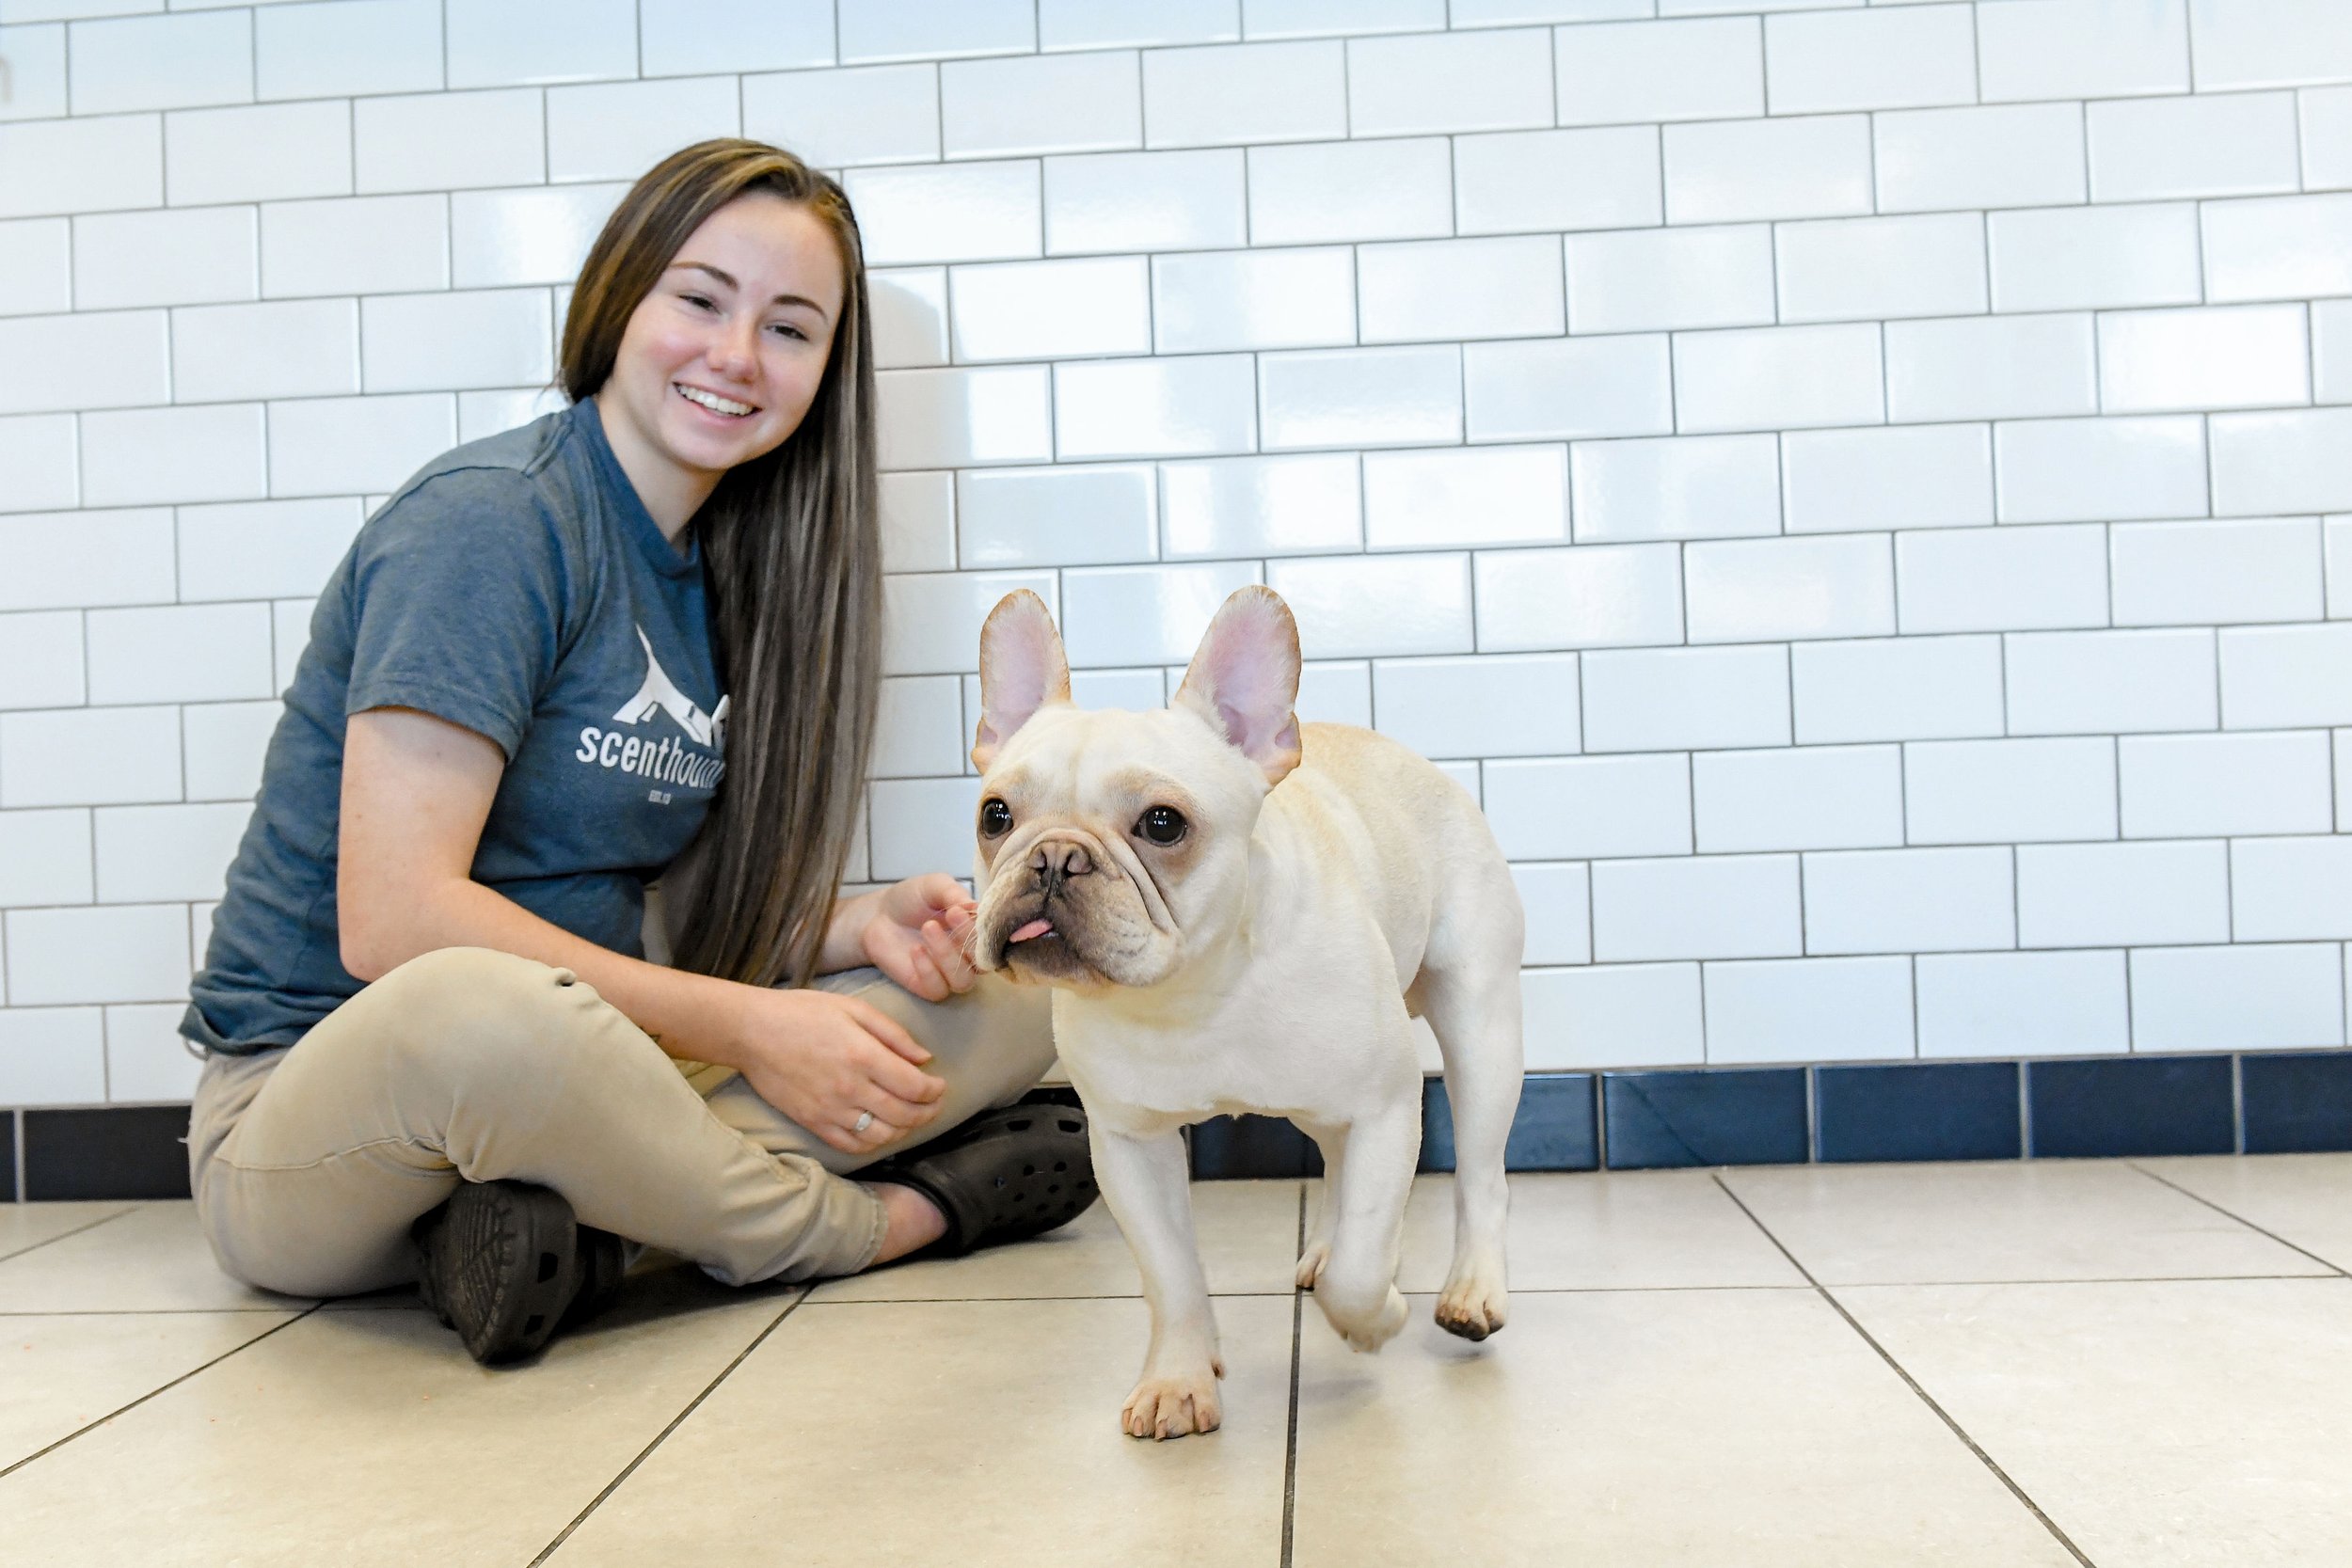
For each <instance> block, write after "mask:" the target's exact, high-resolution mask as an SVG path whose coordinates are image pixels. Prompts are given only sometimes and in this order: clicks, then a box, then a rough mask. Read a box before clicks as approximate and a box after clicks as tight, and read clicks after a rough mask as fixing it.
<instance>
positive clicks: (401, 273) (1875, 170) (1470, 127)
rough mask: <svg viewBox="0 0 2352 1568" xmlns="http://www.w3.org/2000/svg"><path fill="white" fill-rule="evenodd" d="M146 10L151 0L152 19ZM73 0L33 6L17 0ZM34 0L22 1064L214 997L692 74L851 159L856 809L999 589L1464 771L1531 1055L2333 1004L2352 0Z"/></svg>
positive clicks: (12, 153)
mask: <svg viewBox="0 0 2352 1568" xmlns="http://www.w3.org/2000/svg"><path fill="white" fill-rule="evenodd" d="M119 11H135V12H143V13H145V14H130V15H115V14H112V13H115V12H119ZM34 13H37V14H34ZM25 20H26V22H27V24H25V25H20V26H10V27H8V28H5V29H0V62H5V69H6V80H7V81H8V84H9V88H8V96H7V98H6V99H5V101H0V673H5V674H6V677H7V678H6V680H5V681H0V686H5V689H4V690H0V974H4V975H5V984H6V990H5V993H0V997H4V1000H5V1005H0V1105H11V1104H81V1103H97V1102H103V1101H108V1100H114V1101H141V1100H148V1101H153V1100H165V1101H168V1100H172V1099H177V1098H183V1097H184V1096H185V1094H186V1093H187V1089H188V1085H189V1083H190V1082H191V1080H190V1077H189V1073H190V1069H191V1066H192V1064H189V1063H187V1062H186V1061H185V1059H184V1057H183V1056H182V1055H181V1054H180V1053H177V1051H176V1048H175V1046H174V1045H173V1042H172V1039H171V1022H172V1017H173V1004H174V999H175V998H176V997H178V996H179V995H180V994H182V990H183V986H184V983H185V978H186V974H187V972H188V969H189V967H190V966H191V964H192V963H194V962H196V961H199V959H200V957H201V952H200V946H201V942H202V941H203V938H204V933H205V932H206V930H207V929H208V928H209V924H210V914H211V909H212V905H213V902H214V901H215V899H217V897H218V896H219V894H220V884H221V876H222V873H223V870H224V869H225V867H226V865H227V863H228V860H229V858H230V855H231V853H232V852H233V848H234V845H235V842H236V839H237V837H238V835H239V833H240V832H242V829H243V824H244V819H245V816H246V811H247V810H248V806H247V802H248V801H249V800H250V799H251V797H252V795H253V792H254V791H255V789H256V788H257V787H258V784H259V781H260V777H261V769H262V754H263V752H264V749H265V748H266V745H267V742H268V738H269V736H270V733H271V729H272V727H273V726H274V724H275V723H276V722H277V720H278V713H279V710H280V709H279V703H278V693H279V692H281V691H282V690H283V689H284V686H285V684H286V682H287V680H288V678H289V677H290V675H291V673H292V671H293V668H294V660H295V659H296V657H298V656H299V654H300V652H301V649H302V646H303V643H304V641H305V640H306V638H307V634H308V622H309V616H310V601H311V598H312V596H313V595H315V594H316V593H317V592H318V589H319V586H320V585H321V583H322V582H323V581H324V580H325V579H326V576H327V574H328V573H329V572H330V571H331V570H332V569H333V566H334V564H335V562H337V561H338V560H339V559H340V557H341V555H342V552H343V550H344V549H345V548H347V546H348V544H349V541H350V539H351V537H352V535H353V533H354V532H355V531H356V530H357V529H358V527H359V526H360V523H361V521H362V519H363V517H364V516H365V515H366V513H367V511H368V510H369V509H370V508H371V507H372V506H373V505H375V504H378V503H380V501H381V499H382V498H383V497H384V496H385V495H387V494H389V493H390V492H391V491H393V490H394V489H396V488H397V487H398V486H399V484H400V483H401V482H402V481H403V480H404V479H405V477H406V475H407V474H408V473H409V472H411V471H412V470H413V469H414V468H415V467H417V466H418V465H419V464H421V463H422V462H424V461H426V460H428V459H430V458H431V457H433V456H434V455H435V454H436V453H437V452H439V451H443V450H445V449H446V448H447V447H449V446H450V445H452V444H453V442H455V441H457V440H459V439H461V438H464V439H472V438H475V437H478V436H484V435H487V434H492V433H495V432H496V431H498V430H501V429H504V428H507V427H510V426H512V425H514V424H517V423H520V422H523V421H525V420H529V419H531V418H532V417H533V416H534V415H535V414H536V413H538V412H543V411H545V410H546V409H548V407H551V406H554V405H555V400H554V399H553V398H552V397H551V396H550V394H549V393H548V381H549V380H550V378H551V377H552V375H553V374H554V370H555V353H556V342H557V335H558V332H559V331H560V327H561V325H562V321H563V315H564V309H565V306H566V304H567V302H568V288H567V285H568V284H569V283H570V281H571V280H572V277H573V276H574V274H575V272H576V271H577V268H578V266H579V264H580V260H581V258H582V257H583V256H584V254H585V253H586V250H587V248H588V246H589V245H590V244H591V242H592V241H593V240H594V239H595V237H596V233H597V231H598V230H599V229H600V228H601V226H602V224H603V222H604V220H605V218H606V216H607V214H609V213H610V212H611V211H612V207H613V205H614V203H615V202H616V201H617V200H618V199H619V198H620V196H621V195H622V193H623V192H624V191H625V190H626V188H627V184H628V181H630V180H631V179H633V178H634V177H635V176H636V175H637V174H639V173H640V172H642V171H643V170H644V168H645V167H646V166H649V165H650V163H651V162H652V161H653V160H655V159H656V158H658V157H659V156H660V155H661V154H662V153H663V152H665V151H667V150H670V149H672V148H674V147H675V146H676V145H679V144H681V143H683V142H685V141H689V140H691V139H693V138H695V137H697V136H702V135H734V134H738V133H740V134H742V135H751V136H755V137H760V138H765V139H771V140H775V141H778V142H781V143H783V144H785V145H787V146H790V147H792V148H794V149H795V150H799V151H801V152H803V154H805V155H806V156H807V157H808V158H809V159H810V161H811V162H812V163H815V164H817V165H818V166H821V167H824V168H826V169H828V170H829V171H832V172H833V173H834V174H836V175H837V176H839V177H840V178H841V179H842V180H843V182H844V183H845V184H846V186H847V188H848V189H849V191H850V197H851V198H852V200H853V201H854V203H855V204H856V207H857V211H858V215H859V219H860V223H861V227H862V232H863V236H864V240H865V245H866V256H867V260H868V262H869V264H870V265H871V266H872V267H873V268H875V269H876V270H875V272H874V273H873V275H872V279H871V282H872V291H871V292H872V297H873V302H874V316H875V321H874V328H875V338H876V344H877V351H878V357H879V363H880V394H881V407H880V415H879V421H878V422H879V425H880V433H881V441H882V467H883V469H884V474H883V480H882V522H883V535H884V560H885V569H886V572H887V574H888V576H887V578H886V594H885V599H886V604H887V615H888V623H887V627H886V639H885V657H886V665H887V670H888V679H887V681H886V682H885V686H884V692H883V703H882V738H881V744H880V745H879V747H878V750H877V752H876V757H875V765H874V772H875V776H876V783H875V785H874V787H873V790H872V794H871V798H870V800H869V813H868V816H869V826H868V828H867V829H866V840H867V842H866V844H865V845H863V846H862V847H861V848H860V850H859V853H858V854H857V856H856V857H854V859H855V862H856V867H857V870H858V872H859V874H860V875H866V874H868V873H869V872H870V874H871V875H873V876H876V877H888V876H896V875H900V874H905V873H910V872H914V871H920V870H928V869H933V868H936V867H941V866H945V867H947V868H950V869H955V870H961V869H962V868H963V867H964V865H965V864H966V863H967V862H968V829H967V826H966V823H967V819H968V817H969V814H970V809H971V805H972V800H973V792H974V789H975V787H976V785H975V783H974V781H973V780H972V778H971V776H970V768H969V764H968V762H967V761H966V759H965V755H964V753H965V751H966V749H967V747H968V744H969V732H970V716H971V705H972V701H973V687H972V671H973V669H974V666H975V663H976V659H977V631H978V626H979V623H980V621H981V619H982V618H983V617H984V616H985V615H986V613H987V611H988V610H989V609H990V608H991V607H992V606H993V604H994V603H995V602H996V600H997V599H998V598H999V597H1000V596H1001V595H1002V594H1005V593H1007V592H1009V591H1010V590H1012V589H1014V588H1028V589H1031V590H1034V591H1035V592H1037V593H1039V594H1042V595H1043V596H1044V597H1045V599H1046V600H1047V602H1048V603H1049V604H1050V605H1051V606H1053V607H1054V609H1055V610H1056V612H1057V615H1059V616H1060V617H1061V620H1062V625H1063V626H1064V630H1065V633H1066V635H1067V639H1068V644H1069V649H1070V653H1071V657H1072V660H1073V665H1074V666H1075V670H1074V673H1073V686H1074V688H1075V689H1076V691H1077V693H1078V696H1079V698H1080V699H1081V700H1082V701H1086V702H1092V703H1102V704H1105V705H1151V704H1156V703H1159V702H1162V701H1164V700H1165V695H1166V692H1167V689H1168V683H1169V672H1170V670H1171V669H1181V667H1182V666H1183V664H1184V661H1185V660H1186V658H1187V657H1189V655H1190V653H1191V651H1192V647H1193V645H1194V642H1195V641H1196V640H1197V638H1198V637H1199V635H1200V630H1201V628H1202V626H1204V625H1205V624H1206V622H1207V620H1208V617H1209V615H1210V614H1211V613H1212V611H1213V610H1215V608H1216V605H1217V603H1218V602H1219V601H1220V600H1221V599H1222V598H1223V597H1224V596H1225V595H1226V594H1229V593H1230V592H1232V589H1234V588H1235V587H1238V586H1240V585H1242V584H1244V583H1250V582H1264V583H1268V584H1270V585H1272V586H1273V587H1275V588H1276V589H1277V590H1279V592H1281V593H1282V594H1285V595H1286V596H1287V597H1288V598H1289V599H1290V601H1291V603H1292V605H1293V608H1294V610H1295V612H1296V615H1297V618H1298V622H1299V627H1300V635H1301V640H1302V643H1303V645H1304V650H1305V654H1306V657H1307V658H1308V660H1309V668H1308V671H1307V674H1306V678H1305V680H1304V682H1303V684H1302V691H1301V696H1300V700H1299V706H1300V710H1301V712H1302V713H1303V714H1305V715H1307V716H1309V717H1313V718H1329V719H1336V720H1341V721H1348V722H1357V723H1364V724H1369V725H1372V726H1374V727H1376V728H1378V729H1380V730H1382V731H1384V732H1386V733H1388V734H1390V735H1391V736H1395V737H1397V738H1398V739H1400V740H1402V741H1404V742H1406V744H1408V745H1411V746H1414V747H1416V748H1418V749H1419V750H1421V751H1422V752H1424V753H1426V754H1428V755H1430V756H1432V757H1434V758H1438V759H1440V760H1441V761H1443V762H1444V763H1445V764H1446V765H1447V767H1448V768H1449V770H1451V771H1453V772H1454V774H1455V776H1456V777H1457V778H1460V779H1461V780H1462V781H1463V782H1464V783H1465V784H1466V785H1467V786H1469V787H1470V788H1471V789H1472V791H1473V793H1474V794H1476V795H1477V796H1478V797H1479V798H1480V799H1481V800H1482V803H1483V804H1484V806H1485V809H1486V813H1487V816H1488V817H1489V819H1490V820H1491V821H1492V823H1493V824H1494V827H1495V830H1496V832H1497V834H1498V837H1499V838H1500V840H1501V842H1502V846H1503V847H1504V850H1505V852H1506V854H1507V855H1508V856H1509V858H1510V859H1511V861H1512V863H1513V869H1514V875H1515V877H1516V878H1517V879H1518V886H1519V889H1520V894H1521V897H1522V899H1523V901H1524V902H1525V904H1526V906H1527V909H1528V913H1529V922H1528V938H1527V947H1526V951H1525V955H1524V958H1525V962H1526V964H1527V966H1528V968H1527V970H1526V976H1525V986H1524V992H1525V997H1526V1002H1527V1018H1528V1025H1529V1060H1530V1063H1531V1065H1532V1066H1535V1067H1538V1068H1547V1069H1560V1068H1610V1067H1634V1066H1658V1065H1696V1064H1703V1063H1709V1062H1714V1063H1752V1062H1790V1061H1816V1060H1820V1061H1830V1060H1851V1059H1883V1058H1899V1057H1914V1056H2011V1055H2065V1054H2082V1053H2120V1052H2127V1051H2135V1050H2140V1051H2169V1050H2226V1049H2233V1048H2265V1049H2267V1048H2296V1047H2304V1046H2326V1045H2339V1046H2340V1045H2342V1044H2343V1043H2344V1040H2345V1025H2344V1018H2345V1006H2344V1000H2345V999H2344V973H2345V961H2344V960H2345V954H2344V945H2345V943H2346V942H2347V941H2352V893H2347V892H2346V890H2347V889H2352V406H2344V405H2346V404H2352V297H2347V296H2352V8H2346V7H2344V6H2339V5H2333V4H2329V3H2328V0H2229V3H2228V4H2217V5H2207V4H2204V3H2202V0H1924V3H1913V4H1901V5H1894V4H1883V5H1867V6H1866V5H1862V4H1859V3H1850V0H1452V4H1451V5H1450V6H1449V5H1448V4H1445V3H1443V0H1347V3H1341V0H1250V3H1249V4H1248V5H1246V6H1245V5H1242V4H1238V3H1232V0H1228V3H1225V4H1212V5H1204V6H1160V5H1146V4H1138V3H1136V0H1116V3H1114V0H971V3H968V4H961V5H946V4H928V5H919V6H917V5H904V6H866V5H858V6H842V7H839V8H835V7H834V6H832V5H829V4H825V3H824V0H709V3H707V4H702V5H691V4H687V3H686V0H580V3H571V0H447V3H446V4H443V3H441V0H313V3H309V4H301V5H293V6H277V5H245V4H228V5H221V6H214V5H210V4H207V5H204V6H202V7H195V6H187V7H172V8H167V7H164V6H162V5H160V4H143V5H133V4H128V3H126V4H120V5H116V4H105V5H78V4H77V5H44V6H41V7H38V8H32V11H31V12H28V15H27V17H26V19H25Z"/></svg>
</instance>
